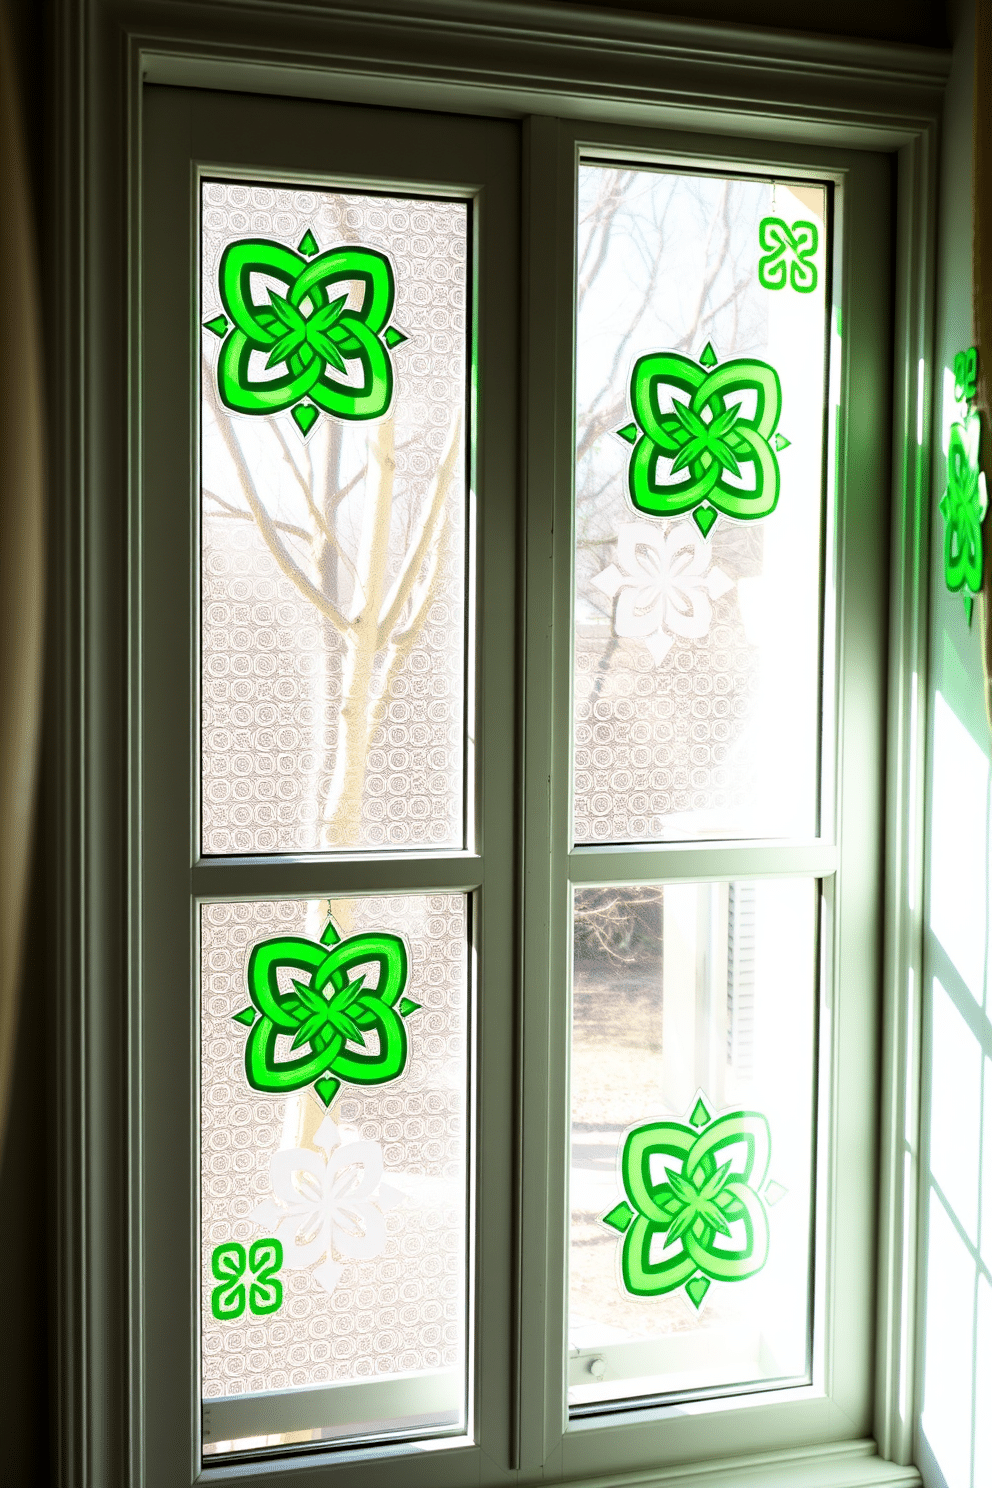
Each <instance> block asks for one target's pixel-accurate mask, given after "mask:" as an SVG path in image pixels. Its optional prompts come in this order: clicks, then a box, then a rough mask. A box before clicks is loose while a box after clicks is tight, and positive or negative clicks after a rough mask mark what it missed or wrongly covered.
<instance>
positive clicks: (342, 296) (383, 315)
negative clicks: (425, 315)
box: [205, 232, 406, 436]
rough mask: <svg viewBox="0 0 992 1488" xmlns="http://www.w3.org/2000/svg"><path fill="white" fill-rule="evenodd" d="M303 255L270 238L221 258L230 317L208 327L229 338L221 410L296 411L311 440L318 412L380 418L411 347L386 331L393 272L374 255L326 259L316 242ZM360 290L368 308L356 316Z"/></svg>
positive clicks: (346, 253)
mask: <svg viewBox="0 0 992 1488" xmlns="http://www.w3.org/2000/svg"><path fill="white" fill-rule="evenodd" d="M299 249H300V251H299V252H294V251H293V249H291V248H286V247H285V246H284V245H283V244H282V243H277V242H274V241H272V240H271V239H267V238H243V239H241V240H239V241H238V242H235V243H229V244H228V246H227V247H226V248H225V249H224V252H223V254H222V256H221V261H220V270H219V274H218V289H219V291H220V298H221V303H222V305H223V307H224V311H225V314H224V315H218V316H215V317H214V318H213V319H212V320H209V321H207V322H206V323H205V324H206V327H207V329H208V330H210V331H213V333H214V335H216V336H221V337H222V338H223V345H222V346H221V349H220V355H219V356H218V359H217V392H218V395H219V397H220V401H221V403H222V404H223V405H224V407H225V408H229V409H230V410H231V411H232V412H233V413H247V414H262V415H271V414H275V413H282V412H284V411H285V410H286V409H287V408H289V409H292V413H293V418H294V419H295V421H296V424H297V427H298V428H299V430H300V432H301V433H302V434H303V435H304V436H305V435H307V434H308V433H309V432H310V430H311V428H312V427H313V425H314V424H315V423H316V421H317V419H318V417H319V410H321V409H323V410H324V412H325V413H329V414H332V415H333V416H334V417H335V418H339V419H350V420H355V419H359V420H360V419H375V418H380V417H381V416H382V415H383V414H384V413H386V411H387V410H388V408H389V405H390V403H391V402H392V397H393V366H392V359H391V355H390V353H391V351H392V349H393V348H394V347H396V346H398V345H399V344H400V342H402V341H405V340H406V337H405V336H404V335H403V333H402V331H399V330H397V329H396V327H395V326H392V325H390V323H389V320H390V316H391V315H392V313H393V303H394V300H395V296H396V279H395V274H394V271H393V266H392V263H391V262H390V260H389V259H388V258H387V256H386V255H385V254H384V253H379V252H377V251H376V250H375V249H372V248H354V247H340V248H335V249H332V250H329V251H327V252H325V253H320V252H318V250H317V242H316V239H315V238H314V236H313V234H312V233H311V232H307V233H306V234H305V235H304V237H303V239H302V241H301V243H300V245H299ZM273 280H275V281H276V283H277V284H279V285H281V286H282V289H283V293H280V292H279V290H278V289H276V288H274V287H273V283H272V281H273ZM356 288H357V289H359V290H360V292H361V303H360V305H359V306H357V307H355V306H352V307H351V308H349V307H348V300H349V298H350V297H351V295H352V293H353V291H354V290H355V289H356ZM230 322H233V324H230ZM253 359H254V360H253ZM272 373H275V375H271V374H272Z"/></svg>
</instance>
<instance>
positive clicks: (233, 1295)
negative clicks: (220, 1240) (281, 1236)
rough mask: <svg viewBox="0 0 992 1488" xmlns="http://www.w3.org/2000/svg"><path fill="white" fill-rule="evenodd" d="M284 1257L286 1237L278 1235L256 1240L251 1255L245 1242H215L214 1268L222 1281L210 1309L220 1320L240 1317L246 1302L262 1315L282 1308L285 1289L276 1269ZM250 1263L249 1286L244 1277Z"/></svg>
mask: <svg viewBox="0 0 992 1488" xmlns="http://www.w3.org/2000/svg"><path fill="white" fill-rule="evenodd" d="M282 1259H283V1257H282V1241H281V1240H277V1239H276V1238H275V1237H274V1236H273V1237H271V1238H269V1239H266V1240H256V1241H254V1242H253V1244H252V1247H251V1249H250V1250H249V1252H248V1255H247V1257H246V1256H245V1248H244V1246H243V1245H239V1243H238V1241H237V1240H228V1241H225V1243H224V1244H223V1245H215V1246H214V1250H213V1255H212V1256H211V1258H210V1269H211V1271H212V1272H213V1274H214V1280H215V1281H218V1282H220V1285H219V1286H215V1287H214V1288H213V1290H212V1292H211V1293H210V1310H211V1312H212V1313H213V1315H214V1317H215V1318H217V1320H218V1322H222V1323H223V1322H228V1321H231V1320H233V1319H234V1318H239V1317H240V1316H241V1315H242V1313H243V1312H244V1310H245V1306H246V1305H247V1307H248V1310H249V1311H250V1312H254V1313H256V1314H258V1315H259V1316H261V1317H265V1316H267V1315H268V1314H269V1313H272V1312H278V1311H279V1309H280V1307H281V1306H282V1299H283V1289H282V1282H281V1281H280V1280H279V1278H278V1276H277V1275H276V1272H277V1271H278V1270H279V1268H280V1266H281V1265H282ZM246 1267H247V1269H248V1270H249V1271H250V1272H251V1276H252V1280H251V1282H250V1284H248V1285H247V1286H246V1284H245V1281H244V1280H243V1278H244V1274H245V1269H246Z"/></svg>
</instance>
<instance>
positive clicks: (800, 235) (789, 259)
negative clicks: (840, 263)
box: [758, 217, 820, 294]
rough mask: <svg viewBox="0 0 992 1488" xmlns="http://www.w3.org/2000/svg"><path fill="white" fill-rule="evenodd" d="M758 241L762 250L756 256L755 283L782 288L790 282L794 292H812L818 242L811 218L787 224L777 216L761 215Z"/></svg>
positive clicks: (815, 276) (815, 228) (817, 235)
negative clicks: (814, 260) (814, 261)
mask: <svg viewBox="0 0 992 1488" xmlns="http://www.w3.org/2000/svg"><path fill="white" fill-rule="evenodd" d="M758 241H759V242H760V244H761V246H762V248H763V249H764V250H765V252H764V254H763V255H762V257H761V258H759V259H758V283H759V284H760V285H761V287H762V289H784V288H785V287H786V285H787V284H791V286H792V288H793V289H794V290H795V291H796V294H812V293H813V291H814V289H815V288H816V284H817V273H816V265H815V264H814V263H813V258H814V257H815V256H816V250H817V248H818V247H819V243H820V234H819V232H818V231H817V226H816V223H815V222H806V221H800V222H794V223H793V224H792V226H791V227H790V226H789V224H788V223H787V222H785V221H783V219H782V218H781V217H763V218H762V219H761V222H760V223H759V225H758Z"/></svg>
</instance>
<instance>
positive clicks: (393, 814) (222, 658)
mask: <svg viewBox="0 0 992 1488" xmlns="http://www.w3.org/2000/svg"><path fill="white" fill-rule="evenodd" d="M202 209H203V218H202V292H203V332H202V344H203V362H202V377H201V387H202V418H201V423H202V543H203V570H202V625H203V632H202V660H203V679H202V691H203V698H202V709H203V807H202V810H203V830H202V841H203V850H204V852H206V853H274V852H295V851H300V850H308V849H309V850H315V849H317V850H319V849H323V848H328V849H334V848H366V849H375V848H389V849H395V848H397V847H399V848H402V847H417V848H428V847H461V846H462V845H463V842H464V815H465V812H464V778H463V777H464V768H465V749H464V734H465V727H464V711H465V609H466V607H465V478H464V463H465V462H464V448H465V426H464V416H465V408H466V359H467V349H468V348H467V343H466V334H467V332H466V296H467V281H468V272H469V264H468V253H469V247H468V244H469V238H468V233H469V208H468V205H467V204H466V203H464V202H454V201H436V200H420V199H409V198H401V197H385V196H369V195H360V194H357V193H351V194H348V195H345V194H342V193H339V192H330V191H316V190H300V189H298V188H296V187H292V186H269V185H261V184H258V183H254V184H252V183H244V184H241V183H235V182H227V181H207V182H205V183H204V185H203V199H202Z"/></svg>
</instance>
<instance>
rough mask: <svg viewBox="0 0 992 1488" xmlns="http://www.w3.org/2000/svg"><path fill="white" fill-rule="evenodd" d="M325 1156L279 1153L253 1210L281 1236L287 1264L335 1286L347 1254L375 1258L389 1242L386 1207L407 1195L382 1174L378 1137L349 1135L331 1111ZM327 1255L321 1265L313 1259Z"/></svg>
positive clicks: (323, 1141)
mask: <svg viewBox="0 0 992 1488" xmlns="http://www.w3.org/2000/svg"><path fill="white" fill-rule="evenodd" d="M314 1141H315V1142H316V1144H317V1146H318V1147H321V1148H323V1150H324V1152H325V1153H326V1158H324V1157H321V1155H320V1153H319V1152H313V1151H311V1150H310V1149H309V1148H306V1147H292V1148H288V1149H283V1150H282V1151H280V1152H275V1153H273V1155H272V1158H271V1160H270V1163H269V1178H270V1181H271V1183H272V1190H273V1197H271V1198H268V1199H266V1200H265V1201H264V1202H263V1203H261V1204H259V1206H258V1208H257V1209H254V1210H253V1211H252V1215H251V1217H252V1219H253V1220H254V1221H255V1223H256V1224H259V1225H262V1226H264V1227H265V1228H266V1229H268V1230H270V1231H271V1232H272V1233H274V1234H275V1235H277V1236H278V1238H279V1240H280V1241H281V1242H282V1247H283V1265H284V1266H285V1267H286V1269H287V1270H289V1271H299V1270H303V1269H304V1268H305V1267H307V1266H313V1268H314V1269H313V1275H314V1276H315V1277H316V1278H317V1280H318V1281H319V1282H320V1284H321V1286H323V1287H324V1289H325V1290H326V1291H328V1292H333V1291H334V1288H335V1287H336V1286H337V1284H338V1281H339V1280H340V1277H341V1272H342V1271H343V1269H344V1267H343V1265H342V1264H341V1261H339V1260H338V1259H337V1257H339V1256H340V1257H342V1258H343V1259H344V1260H360V1261H366V1260H370V1259H371V1258H372V1257H373V1256H377V1255H380V1254H381V1252H382V1251H383V1250H384V1248H385V1245H386V1221H385V1217H384V1216H385V1214H386V1213H387V1212H388V1210H390V1209H392V1208H394V1207H395V1206H396V1205H397V1204H399V1203H401V1202H402V1200H403V1199H404V1198H405V1197H406V1196H405V1194H402V1193H401V1192H400V1191H399V1190H398V1189H395V1188H393V1187H391V1186H390V1184H388V1183H383V1181H382V1148H381V1147H380V1146H379V1143H378V1142H346V1143H344V1144H342V1142H341V1133H340V1131H339V1130H338V1128H337V1127H336V1126H335V1124H334V1122H333V1121H332V1120H331V1118H330V1117H329V1116H327V1117H325V1118H324V1120H323V1121H322V1122H321V1124H320V1126H319V1128H318V1130H317V1133H316V1136H315V1137H314ZM321 1257H326V1259H324V1260H323V1263H322V1264H321V1265H319V1266H318V1265H315V1264H314V1263H315V1262H317V1261H320V1260H321Z"/></svg>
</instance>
